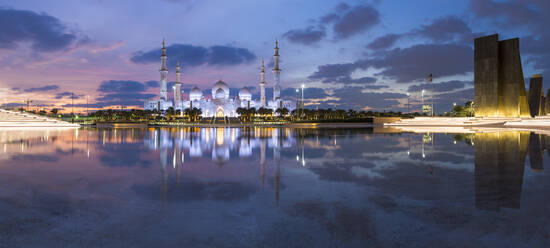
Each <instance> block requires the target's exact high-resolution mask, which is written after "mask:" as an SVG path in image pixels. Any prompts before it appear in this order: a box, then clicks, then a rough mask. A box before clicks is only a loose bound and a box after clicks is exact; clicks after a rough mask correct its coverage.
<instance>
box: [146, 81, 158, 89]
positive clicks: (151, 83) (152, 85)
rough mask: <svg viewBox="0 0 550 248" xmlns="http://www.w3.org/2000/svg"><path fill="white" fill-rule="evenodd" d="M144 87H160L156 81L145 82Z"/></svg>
mask: <svg viewBox="0 0 550 248" xmlns="http://www.w3.org/2000/svg"><path fill="white" fill-rule="evenodd" d="M145 86H146V87H148V88H158V87H160V83H159V82H158V81H147V82H145Z"/></svg>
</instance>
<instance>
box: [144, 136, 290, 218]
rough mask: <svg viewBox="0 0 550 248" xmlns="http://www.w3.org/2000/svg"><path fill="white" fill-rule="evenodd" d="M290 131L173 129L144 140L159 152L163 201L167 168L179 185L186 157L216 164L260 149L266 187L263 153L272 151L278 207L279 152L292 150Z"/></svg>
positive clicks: (262, 174)
mask: <svg viewBox="0 0 550 248" xmlns="http://www.w3.org/2000/svg"><path fill="white" fill-rule="evenodd" d="M291 132H292V130H291V129H280V128H173V129H153V130H151V131H150V136H149V139H147V138H146V139H144V140H145V143H146V145H147V146H148V147H149V148H150V149H154V150H160V164H161V172H162V189H161V190H162V199H163V201H165V200H166V192H167V180H168V175H167V170H166V166H167V165H168V164H170V162H171V165H172V166H173V167H174V168H175V169H176V183H177V184H179V181H180V170H181V168H180V167H181V166H183V164H184V162H185V157H186V155H185V154H188V155H187V156H189V157H191V158H193V157H209V154H211V158H212V160H213V161H215V162H216V163H218V164H220V165H221V164H223V163H224V162H226V161H228V160H229V159H230V156H231V154H232V153H233V154H235V153H236V154H238V156H239V157H240V158H246V157H251V156H252V154H253V150H256V149H259V152H260V167H261V172H260V175H261V187H262V188H263V187H264V183H265V176H266V175H265V174H266V173H265V167H266V152H267V150H268V149H269V148H271V149H272V151H273V161H274V166H275V168H274V170H273V179H274V188H275V199H276V202H275V205H276V206H277V207H278V206H279V187H280V160H281V148H289V147H292V146H293V145H294V143H295V139H294V138H293V135H292V133H291ZM170 152H172V155H169V153H170Z"/></svg>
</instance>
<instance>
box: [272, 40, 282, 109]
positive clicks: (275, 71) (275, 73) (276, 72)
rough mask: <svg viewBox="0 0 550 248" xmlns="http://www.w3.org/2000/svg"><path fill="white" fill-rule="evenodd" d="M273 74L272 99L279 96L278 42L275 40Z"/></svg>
mask: <svg viewBox="0 0 550 248" xmlns="http://www.w3.org/2000/svg"><path fill="white" fill-rule="evenodd" d="M273 76H274V77H275V85H274V86H273V101H277V100H279V99H280V98H281V86H280V76H281V69H279V42H278V41H275V54H274V55H273Z"/></svg>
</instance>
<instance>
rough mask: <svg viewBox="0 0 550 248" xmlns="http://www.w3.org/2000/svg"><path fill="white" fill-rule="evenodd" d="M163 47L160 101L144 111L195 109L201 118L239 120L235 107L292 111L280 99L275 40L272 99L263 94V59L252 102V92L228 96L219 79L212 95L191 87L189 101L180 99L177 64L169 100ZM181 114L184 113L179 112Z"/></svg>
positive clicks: (291, 107) (277, 51)
mask: <svg viewBox="0 0 550 248" xmlns="http://www.w3.org/2000/svg"><path fill="white" fill-rule="evenodd" d="M166 59H167V56H166V47H165V44H164V41H163V42H162V49H161V56H160V60H161V67H160V99H159V100H150V101H145V105H144V108H145V110H155V109H157V110H160V111H166V110H167V109H169V108H170V107H173V108H174V109H175V110H185V109H187V108H198V109H200V110H201V111H202V114H201V116H202V117H238V116H239V114H237V108H256V109H259V108H267V109H271V110H273V112H275V111H276V110H277V109H278V108H286V109H288V110H289V111H292V110H294V109H295V106H294V105H293V104H292V102H291V101H290V100H283V99H281V86H280V75H281V69H279V44H278V42H277V41H275V54H274V55H273V61H274V65H273V70H272V71H273V76H274V81H275V85H274V86H273V99H272V100H267V99H266V95H265V87H266V86H267V83H266V81H265V68H264V61H263V60H262V66H261V72H260V75H261V76H260V77H261V80H260V83H259V85H260V99H252V93H251V92H250V89H248V88H247V87H243V88H242V89H240V90H239V94H238V95H237V96H233V97H232V96H231V95H230V94H229V86H228V85H227V84H226V83H225V82H223V81H221V80H219V81H218V82H216V83H215V84H214V86H213V87H212V91H211V94H206V96H205V95H204V94H203V91H202V90H201V89H199V88H198V87H196V86H195V87H194V88H193V89H191V91H190V92H189V99H188V100H185V99H183V95H184V94H183V93H184V92H183V89H182V88H181V86H182V83H181V71H180V65H179V62H178V65H177V66H176V83H175V85H174V87H173V89H172V90H173V99H172V100H169V99H168V89H167V83H168V82H167V76H168V69H167V67H166ZM182 112H183V111H182Z"/></svg>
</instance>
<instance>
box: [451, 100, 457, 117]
mask: <svg viewBox="0 0 550 248" xmlns="http://www.w3.org/2000/svg"><path fill="white" fill-rule="evenodd" d="M455 107H456V102H453V109H451V113H452V114H453V116H455V114H456V113H455Z"/></svg>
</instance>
